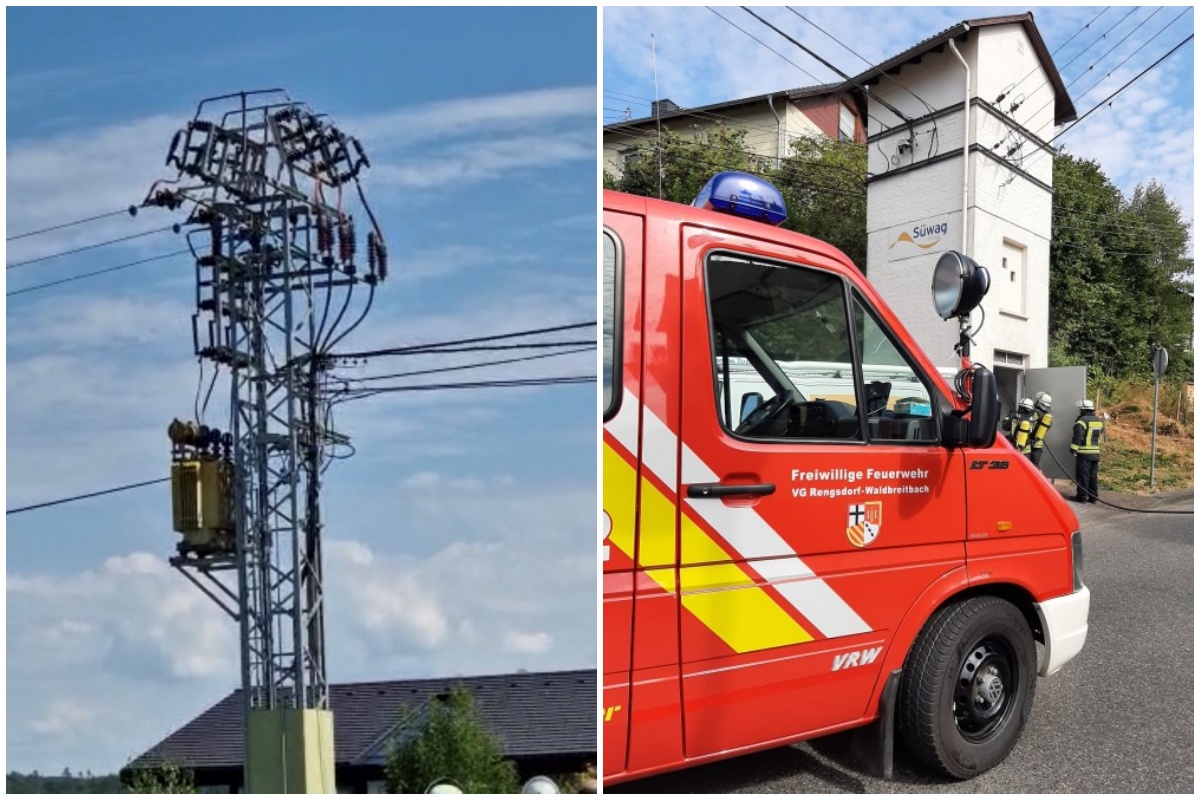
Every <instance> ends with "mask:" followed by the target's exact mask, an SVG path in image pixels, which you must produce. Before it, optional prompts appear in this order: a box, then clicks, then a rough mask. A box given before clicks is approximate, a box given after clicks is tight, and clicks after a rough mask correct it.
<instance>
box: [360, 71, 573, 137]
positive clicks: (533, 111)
mask: <svg viewBox="0 0 1200 800" xmlns="http://www.w3.org/2000/svg"><path fill="white" fill-rule="evenodd" d="M595 114H596V88H595V87H594V86H571V87H563V88H556V89H535V90H531V91H525V92H514V93H511V94H502V95H485V96H481V97H465V98H454V99H451V100H442V101H437V102H434V103H428V104H426V105H423V106H417V107H415V108H406V109H401V110H398V111H394V112H388V113H382V114H373V115H371V116H367V117H361V118H359V119H355V120H352V121H350V122H348V123H347V124H346V129H347V130H350V131H353V133H354V135H355V136H357V137H358V138H359V139H361V140H362V141H363V142H370V143H374V144H375V146H377V147H380V148H384V149H386V148H389V147H396V146H400V145H406V144H413V143H417V142H426V141H431V140H437V141H444V140H446V139H462V138H472V139H480V140H488V139H491V138H493V137H494V136H495V135H496V134H497V133H501V134H503V132H505V131H527V130H536V129H538V128H544V127H545V126H547V125H551V124H555V123H557V122H558V121H560V120H563V119H578V120H582V121H585V122H586V121H588V120H593V119H594V118H595Z"/></svg>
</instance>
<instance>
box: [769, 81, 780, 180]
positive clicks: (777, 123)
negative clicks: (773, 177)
mask: <svg viewBox="0 0 1200 800" xmlns="http://www.w3.org/2000/svg"><path fill="white" fill-rule="evenodd" d="M767 108H769V109H771V115H772V116H774V117H775V169H779V165H780V164H781V163H782V162H783V122H782V121H781V120H780V119H779V114H778V112H776V111H775V95H773V94H769V95H767Z"/></svg>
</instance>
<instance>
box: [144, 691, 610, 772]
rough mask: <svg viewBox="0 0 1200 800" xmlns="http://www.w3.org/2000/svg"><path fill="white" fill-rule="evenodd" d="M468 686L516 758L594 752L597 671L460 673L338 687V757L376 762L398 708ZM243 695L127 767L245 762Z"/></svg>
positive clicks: (395, 730) (334, 697)
mask: <svg viewBox="0 0 1200 800" xmlns="http://www.w3.org/2000/svg"><path fill="white" fill-rule="evenodd" d="M459 684H461V685H463V686H466V687H467V689H468V690H470V692H471V694H472V696H473V697H474V698H475V707H476V709H477V710H478V711H479V713H480V716H481V718H482V720H483V722H484V724H485V725H486V726H487V728H488V729H489V730H491V732H492V733H494V734H495V735H496V736H497V737H498V738H499V739H500V741H501V742H502V743H503V745H504V753H505V755H507V756H509V757H510V758H520V757H522V756H548V755H558V754H577V753H588V754H590V753H595V752H596V713H597V712H596V709H597V707H598V706H597V703H598V700H597V694H596V671H595V670H594V669H591V670H571V671H567V672H518V673H514V674H509V675H481V676H474V677H462V678H427V679H421V680H410V681H378V682H373V683H343V684H334V685H333V686H331V687H330V688H329V694H330V705H331V707H332V708H333V712H334V715H333V724H334V747H335V751H336V752H335V754H334V759H335V761H336V762H337V763H338V764H378V763H382V761H383V759H384V757H385V756H386V753H387V746H388V743H389V742H390V741H391V740H392V738H393V737H394V736H397V735H398V736H401V737H402V736H404V735H405V733H406V732H405V731H404V730H403V729H402V727H401V725H400V710H401V709H402V708H405V707H407V708H408V709H410V710H411V711H412V712H414V713H416V714H418V715H419V714H420V713H421V711H422V710H423V709H424V707H425V706H426V704H427V703H428V702H429V701H430V700H431V699H432V698H434V697H436V696H438V695H440V694H445V693H447V692H449V691H450V690H451V688H453V687H454V686H456V685H459ZM242 753H243V729H242V692H241V690H238V691H235V692H233V693H232V694H230V695H229V696H228V697H226V698H224V699H223V700H221V701H220V702H219V703H217V704H216V705H214V706H213V707H212V708H209V709H208V710H207V711H205V712H204V713H202V714H201V715H200V716H198V717H196V718H195V719H194V720H192V721H191V722H189V723H187V724H186V725H184V726H183V727H182V728H180V729H179V730H177V731H175V733H173V734H171V735H170V736H168V737H167V738H166V739H164V740H163V741H161V742H159V743H158V744H156V745H155V746H154V747H152V748H150V749H149V750H147V751H146V752H145V753H143V754H142V755H141V756H139V757H138V758H136V759H134V761H133V762H132V763H131V764H130V765H129V766H130V768H141V767H153V766H155V765H157V764H160V763H163V762H169V763H172V764H176V765H179V766H184V767H188V768H191V769H203V768H217V767H234V766H238V765H240V764H241V763H242Z"/></svg>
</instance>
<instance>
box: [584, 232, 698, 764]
mask: <svg viewBox="0 0 1200 800" xmlns="http://www.w3.org/2000/svg"><path fill="white" fill-rule="evenodd" d="M656 224H658V225H659V226H660V227H662V225H663V224H664V223H662V222H661V221H656ZM646 227H647V223H646V220H645V218H643V217H640V216H636V215H633V214H621V213H616V212H612V211H609V212H606V214H605V229H604V232H603V246H604V286H605V299H604V303H605V308H604V316H605V321H604V328H605V329H604V342H605V354H604V363H605V365H604V370H605V376H604V405H605V409H604V418H605V424H604V444H603V472H604V474H603V480H604V520H603V525H604V541H603V542H602V548H603V553H602V555H603V564H604V571H603V574H604V604H603V620H604V622H603V626H604V697H603V708H602V715H603V720H604V723H603V728H604V774H605V775H615V774H620V773H623V772H628V771H634V770H641V769H648V768H652V767H658V766H662V765H666V764H672V763H677V762H678V761H680V760H681V759H682V721H681V712H680V707H679V647H678V613H677V607H678V598H677V592H676V585H675V574H676V570H675V539H676V511H675V492H674V490H675V482H676V479H677V470H676V468H675V467H674V462H675V454H674V452H673V451H671V450H669V449H664V448H663V447H662V443H663V437H662V436H661V435H660V432H659V430H658V429H657V428H655V427H654V426H653V425H649V427H646V425H647V423H645V422H644V417H645V416H646V413H645V408H646V406H647V404H651V405H653V406H654V407H657V408H660V409H661V408H662V407H663V404H664V403H665V402H666V397H667V395H668V394H669V395H670V396H674V397H677V396H678V380H679V379H678V374H679V363H678V358H679V356H678V347H679V342H678V335H675V336H674V337H668V336H667V335H666V330H665V328H666V327H670V326H674V327H675V330H678V319H677V318H676V319H675V321H674V322H671V321H669V320H667V319H666V318H664V313H673V314H676V315H677V314H678V300H677V299H676V300H675V302H673V303H671V304H665V303H664V302H663V299H662V295H663V292H664V291H666V288H665V287H666V282H664V281H663V280H661V278H662V277H663V275H660V274H659V273H660V272H661V273H663V274H665V275H670V274H672V273H674V274H677V272H678V268H677V267H675V268H674V269H672V268H671V264H672V263H674V264H677V263H678V258H679V254H678V249H677V247H676V248H675V249H674V250H672V249H671V243H672V241H673V240H674V237H671V236H667V237H662V236H657V237H649V239H650V241H652V242H653V241H657V242H660V243H661V244H659V245H658V246H657V247H658V249H656V248H655V246H654V245H652V244H647V238H648V237H647V232H646ZM650 254H654V257H655V258H656V259H657V261H656V264H655V267H654V275H652V276H650V277H649V278H647V276H646V275H645V271H646V262H645V261H644V259H646V258H648V257H649V256H650ZM672 285H674V286H678V282H677V281H675V282H673V283H672ZM676 294H677V290H676ZM618 321H620V322H618ZM668 339H673V340H674V341H668ZM652 416H653V415H652ZM644 428H645V429H644ZM664 474H665V475H666V477H665V478H663V477H661V476H662V475H664Z"/></svg>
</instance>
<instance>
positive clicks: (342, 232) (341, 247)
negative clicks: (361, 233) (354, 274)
mask: <svg viewBox="0 0 1200 800" xmlns="http://www.w3.org/2000/svg"><path fill="white" fill-rule="evenodd" d="M338 258H339V259H340V260H341V262H342V263H343V264H351V263H353V262H354V220H352V219H347V220H346V221H345V222H342V223H339V224H338Z"/></svg>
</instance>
